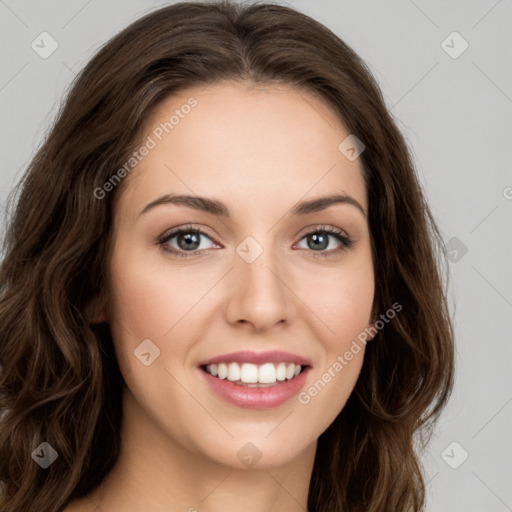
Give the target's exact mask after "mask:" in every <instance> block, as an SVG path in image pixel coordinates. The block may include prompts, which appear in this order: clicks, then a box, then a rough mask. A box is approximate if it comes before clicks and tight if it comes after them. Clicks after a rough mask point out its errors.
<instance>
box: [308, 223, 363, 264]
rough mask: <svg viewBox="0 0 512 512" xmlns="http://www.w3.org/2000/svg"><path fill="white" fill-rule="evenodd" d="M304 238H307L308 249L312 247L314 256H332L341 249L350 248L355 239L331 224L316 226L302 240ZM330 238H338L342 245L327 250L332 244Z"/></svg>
mask: <svg viewBox="0 0 512 512" xmlns="http://www.w3.org/2000/svg"><path fill="white" fill-rule="evenodd" d="M304 239H306V245H307V247H306V249H311V252H312V256H314V257H323V256H332V255H333V254H338V253H339V252H340V251H345V250H347V249H350V248H351V247H352V246H353V245H354V240H353V239H352V238H350V237H349V236H348V235H347V234H345V233H344V232H343V231H341V230H340V229H336V228H332V227H329V226H322V227H318V226H317V227H315V228H314V229H313V230H311V231H308V232H307V233H306V234H305V235H304V236H303V237H302V238H301V240H304ZM329 239H335V240H337V241H338V242H339V244H340V246H339V247H338V248H331V250H329V251H326V249H327V248H328V247H329V245H331V244H330V240H329ZM302 248H304V247H302Z"/></svg>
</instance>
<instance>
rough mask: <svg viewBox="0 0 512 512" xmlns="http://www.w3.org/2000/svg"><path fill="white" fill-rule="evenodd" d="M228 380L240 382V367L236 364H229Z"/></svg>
mask: <svg viewBox="0 0 512 512" xmlns="http://www.w3.org/2000/svg"><path fill="white" fill-rule="evenodd" d="M228 380H231V381H237V380H240V366H238V365H237V364H236V363H229V365H228Z"/></svg>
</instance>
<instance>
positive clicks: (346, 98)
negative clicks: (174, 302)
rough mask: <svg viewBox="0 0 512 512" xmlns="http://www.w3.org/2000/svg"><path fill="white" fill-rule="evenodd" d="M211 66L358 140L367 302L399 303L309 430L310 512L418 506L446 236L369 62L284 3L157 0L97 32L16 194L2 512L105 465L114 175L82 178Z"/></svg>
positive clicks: (2, 323)
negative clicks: (146, 10)
mask: <svg viewBox="0 0 512 512" xmlns="http://www.w3.org/2000/svg"><path fill="white" fill-rule="evenodd" d="M224 79H230V80H239V81H245V82H247V83H249V82H252V83H256V84H265V83H267V84H268V83H278V82H280V83H284V84H290V85H292V86H294V87H296V88H298V89H302V90H304V91H306V92H309V93H312V94H315V95H317V96H318V97H319V98H322V99H323V100H324V101H325V102H327V104H328V105H329V106H330V107H331V108H332V110H333V111H334V112H335V113H336V114H337V115H338V116H339V119H340V121H341V122H343V123H344V125H345V127H346V128H347V129H348V132H349V133H352V134H356V136H357V138H358V139H360V140H361V141H362V142H363V143H364V145H365V150H364V151H363V153H362V154H361V155H360V158H361V162H362V165H363V168H364V169H363V172H364V180H365V183H366V187H367V194H368V204H369V213H368V221H369V227H370V233H371V240H372V253H373V262H374V270H375V276H376V288H375V299H374V312H375V314H376V315H377V314H378V313H382V312H383V311H385V310H386V309H388V308H389V307H390V305H391V304H394V303H396V302H398V303H399V304H400V305H402V310H401V311H400V313H399V314H398V315H396V317H395V318H394V319H393V320H392V321H391V322H389V323H388V324H387V325H386V328H385V329H383V330H381V331H380V332H379V333H378V334H377V336H376V337H375V338H374V339H373V340H372V341H371V342H370V343H368V345H367V348H366V354H365V359H364V364H363V368H362V370H361V373H360V376H359V379H358V381H357V383H356V386H355V389H354V392H353V393H352V395H351V397H350V398H349V400H348V402H347V404H346V406H345V407H344V409H343V410H342V411H341V413H340V414H339V415H338V416H337V418H336V419H335V421H334V422H333V423H332V424H331V425H330V426H329V427H328V429H327V430H326V431H325V432H324V433H323V434H322V435H321V436H320V437H319V440H318V448H317V454H316V458H315V462H314V468H313V475H312V479H311V482H310V492H309V498H308V510H309V511H310V512H342V511H344V512H347V511H350V512H359V511H361V512H362V511H364V512H390V511H393V512H405V511H415V512H417V511H420V510H423V508H424V503H425V479H424V476H423V475H422V473H423V470H422V466H421V463H420V455H421V454H420V453H419V452H420V450H421V449H422V448H424V447H425V446H426V443H427V442H428V439H429V437H430V434H431V432H432V427H433V426H434V424H435V421H436V420H437V419H438V417H439V414H440V412H441V410H442V408H443V407H444V405H445V404H446V402H447V400H448V397H449V395H450V392H451V389H452V385H453V374H454V333H453V325H452V320H451V318H450V314H449V308H448V304H447V299H446V289H447V288H444V287H443V275H442V272H441V271H442V269H443V266H442V264H443V265H447V263H446V258H445V257H444V251H443V250H442V245H441V244H442V239H441V236H440V233H439V232H438V228H437V227H436V224H435V221H434V219H433V216H432V214H431V213H430V210H429V208H428V206H427V203H426V200H425V197H424V195H423V193H422V190H421V187H420V185H419V182H418V179H417V176H416V175H415V170H414V167H413V164H412V159H411V156H410V153H409V150H408V148H407V145H406V143H405V141H404V138H403V136H402V134H401V133H400V131H399V129H398V128H397V125H396V124H395V122H394V120H393V118H392V116H391V115H390V113H389V112H388V110H387V109H386V107H385V103H384V100H383V97H382V94H381V92H380V89H379V87H378V85H377V83H376V81H375V79H374V78H373V77H372V75H371V73H370V71H369V70H368V68H367V67H366V65H365V63H364V62H363V61H362V60H361V58H359V57H358V55H356V54H355V53H354V51H353V50H352V49H351V48H349V47H348V46H347V45H346V44H345V43H344V42H343V41H342V40H340V39H339V38H338V37H337V36H336V35H335V34H333V33H332V32H331V31H330V30H328V29H327V28H326V27H324V26H323V25H321V24H320V23H318V22H316V21H315V20H313V19H311V18H310V17H308V16H306V15H305V14H302V13H300V12H298V11H296V10H293V9H291V8H288V7H284V6H279V5H273V4H253V5H244V6H241V5H238V4H234V3H228V2H225V1H224V2H218V3H212V2H205V3H201V2H182V3H177V4H174V5H170V6H167V7H164V8H161V9H159V10H157V11H155V12H152V13H150V14H148V15H146V16H144V17H143V18H141V19H139V20H137V21H136V22H134V23H133V24H131V25H130V26H128V27H127V28H125V29H124V30H123V31H122V32H120V33H119V34H118V35H116V36H115V37H114V38H113V39H111V40H110V41H109V42H108V43H106V44H105V45H104V46H103V47H102V48H101V49H100V51H99V52H98V53H97V54H96V55H95V56H94V58H93V59H92V60H91V61H90V62H89V63H88V65H87V66H86V67H85V68H84V69H83V71H82V72H81V73H80V74H79V75H78V76H77V78H76V79H75V81H74V83H73V84H72V87H71V89H70V91H69V94H68V96H67V98H66V101H65V102H64V104H63V106H62V108H61V110H60V112H59V114H58V116H57V119H56V121H55V123H54V125H53V128H52V129H51V130H50V132H49V133H48V134H47V137H46V139H45V140H44V142H43V144H42V146H41V147H40V149H39V151H38V152H37V154H36V155H35V157H34V158H33V160H32V162H31V163H30V165H29V167H28V169H27V171H26V173H25V174H24V176H23V179H22V180H21V181H20V183H19V184H18V186H17V187H16V188H15V189H14V190H13V192H12V196H11V198H10V200H11V203H10V208H9V210H8V211H9V217H8V219H7V220H8V226H7V227H8V229H7V230H6V235H5V241H4V258H3V262H2V265H1V267H0V293H1V296H0V363H1V377H0V413H1V414H2V416H1V419H0V480H1V481H2V487H3V494H2V496H1V497H0V510H1V511H2V512H33V511H34V510H37V511H39V512H57V511H60V510H62V509H63V507H64V506H65V505H66V504H67V503H68V502H69V501H70V500H71V499H75V498H79V497H82V496H84V495H86V494H87V493H89V492H90V491H92V490H94V489H95V488H96V487H97V486H98V485H99V484H100V483H101V481H102V480H103V479H104V477H105V476H106V475H107V474H108V472H109V471H110V470H111V469H112V467H113V466H114V464H115V462H116V459H117V457H118V454H119V447H120V439H119V430H120V424H121V418H122V410H121V396H122V390H123V379H122V375H121V373H120V371H119V367H118V365H117V362H116V359H115V355H114V352H113V348H112V338H111V335H110V330H109V327H108V324H106V323H104V324H100V325H93V324H92V323H91V322H92V320H91V319H92V316H91V315H92V313H91V311H92V309H91V308H92V305H93V304H95V303H96V302H95V301H97V300H99V298H101V297H103V296H104V294H105V290H108V289H109V279H108V273H107V267H108V255H109V247H110V240H111V237H110V235H111V227H112V215H113V204H114V203H113V201H114V198H116V197H117V196H118V194H119V193H120V191H121V190H122V186H120V187H116V188H115V190H112V191H111V192H109V193H103V192H102V198H98V195H99V194H98V193H96V194H95V193H94V191H97V190H99V189H102V190H105V188H104V186H105V183H107V182H108V181H109V180H111V178H112V176H113V175H114V174H115V173H116V171H117V170H118V169H120V168H121V167H122V166H123V165H124V163H125V162H127V161H128V160H129V158H130V156H131V155H132V153H133V151H134V149H135V148H137V147H138V145H140V140H139V136H140V129H141V127H142V126H143V125H144V121H145V120H146V119H147V115H148V112H149V111H150V109H152V108H154V107H156V106H157V105H158V104H159V102H161V101H162V100H163V99H164V98H167V97H169V96H170V95H172V94H175V93H177V92H179V91H180V92H181V91H182V90H184V89H186V88H188V87H190V86H194V85H201V84H204V85H207V84H211V83H215V82H218V81H220V80H224ZM121 185H122V183H121ZM445 286H446V287H447V286H448V282H446V285H445ZM102 300H103V299H102ZM105 300H107V299H105ZM42 442H47V443H49V444H50V445H51V446H52V447H53V448H54V449H55V450H56V452H57V453H58V458H57V460H56V461H55V462H54V463H53V464H51V465H50V466H49V467H48V468H46V469H43V468H41V467H40V465H38V464H36V463H35V462H34V460H33V457H32V456H31V454H32V452H33V450H35V449H36V448H37V447H38V446H39V445H40V444H41V443H42Z"/></svg>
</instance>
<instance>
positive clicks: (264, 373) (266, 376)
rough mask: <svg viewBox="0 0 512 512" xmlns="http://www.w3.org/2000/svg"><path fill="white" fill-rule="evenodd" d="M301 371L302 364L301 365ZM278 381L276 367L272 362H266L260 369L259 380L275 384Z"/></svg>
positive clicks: (263, 382)
mask: <svg viewBox="0 0 512 512" xmlns="http://www.w3.org/2000/svg"><path fill="white" fill-rule="evenodd" d="M299 371H300V366H299ZM275 381H276V367H275V366H274V365H273V364H272V363H265V364H263V365H261V366H260V368H259V370H258V382H261V383H262V384H273V383H274V382H275Z"/></svg>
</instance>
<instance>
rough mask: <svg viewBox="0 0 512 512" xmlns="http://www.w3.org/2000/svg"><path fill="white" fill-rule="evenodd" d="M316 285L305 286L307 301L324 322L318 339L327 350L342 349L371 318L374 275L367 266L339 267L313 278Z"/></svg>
mask: <svg viewBox="0 0 512 512" xmlns="http://www.w3.org/2000/svg"><path fill="white" fill-rule="evenodd" d="M314 283H315V286H312V287H309V288H308V290H307V291H306V290H304V292H303V293H304V294H305V295H304V296H305V297H308V300H307V304H308V306H309V307H310V308H311V310H312V312H313V314H315V315H316V316H317V317H318V318H319V319H321V321H322V322H321V323H322V325H323V329H322V331H321V332H322V333H323V334H321V335H320V331H319V332H318V334H319V336H320V339H322V340H323V341H324V343H325V344H327V347H326V348H328V349H329V352H330V351H332V350H337V351H339V350H345V348H344V347H345V346H346V345H347V344H349V345H350V342H351V341H352V339H354V338H356V337H357V335H358V334H359V333H361V332H362V331H363V330H364V329H365V328H366V327H367V326H368V324H369V322H370V321H371V309H372V304H373V298H374V291H375V285H374V276H373V270H372V268H371V266H370V267H367V266H362V267H360V268H353V269H341V270H340V271H339V272H330V273H326V274H325V276H324V277H323V278H322V277H321V278H320V279H319V277H318V276H317V277H316V278H315V281H314Z"/></svg>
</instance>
